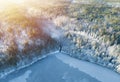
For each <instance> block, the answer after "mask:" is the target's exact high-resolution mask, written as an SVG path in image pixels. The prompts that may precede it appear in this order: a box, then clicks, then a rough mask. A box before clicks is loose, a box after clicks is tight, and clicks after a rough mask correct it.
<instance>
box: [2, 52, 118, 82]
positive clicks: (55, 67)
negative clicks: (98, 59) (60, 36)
mask: <svg viewBox="0 0 120 82" xmlns="http://www.w3.org/2000/svg"><path fill="white" fill-rule="evenodd" d="M0 82H120V75H118V74H117V73H115V72H113V71H111V70H109V69H106V68H104V67H100V66H98V65H95V64H92V63H89V62H85V61H81V60H77V59H75V58H72V57H69V56H68V55H65V54H61V53H54V54H52V55H49V56H47V57H46V58H44V59H42V60H40V61H38V62H36V63H34V64H32V65H31V66H29V67H26V68H24V69H22V70H17V71H15V72H13V73H11V74H9V75H8V76H6V77H4V78H2V79H0Z"/></svg>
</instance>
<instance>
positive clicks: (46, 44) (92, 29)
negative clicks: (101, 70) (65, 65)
mask: <svg viewBox="0 0 120 82" xmlns="http://www.w3.org/2000/svg"><path fill="white" fill-rule="evenodd" d="M21 3H22V4H18V3H13V2H11V3H9V5H4V9H3V8H2V7H0V9H1V10H0V74H3V73H5V72H6V71H10V70H11V69H13V68H18V67H20V66H23V65H26V64H28V63H30V62H32V61H33V60H34V59H37V58H39V57H42V56H43V55H44V54H47V53H50V52H53V51H57V50H60V51H61V52H62V53H63V52H64V53H67V54H68V55H69V56H71V57H75V58H77V59H80V60H85V61H88V62H92V63H95V64H98V65H101V66H105V67H107V68H109V69H111V70H113V71H116V72H118V73H120V6H119V4H120V1H119V0H116V1H115V2H113V1H112V0H89V1H86V0H51V1H50V0H41V1H39V0H30V1H29V0H24V2H21ZM112 3H113V4H112ZM116 4H118V5H116ZM1 5H2V4H1Z"/></svg>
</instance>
